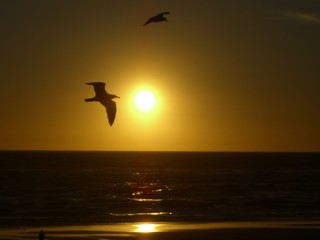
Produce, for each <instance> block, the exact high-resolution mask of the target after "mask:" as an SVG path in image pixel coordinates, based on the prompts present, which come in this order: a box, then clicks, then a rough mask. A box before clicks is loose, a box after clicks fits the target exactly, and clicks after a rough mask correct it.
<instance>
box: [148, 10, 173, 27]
mask: <svg viewBox="0 0 320 240" xmlns="http://www.w3.org/2000/svg"><path fill="white" fill-rule="evenodd" d="M167 14H170V12H162V13H159V14H157V15H155V16H153V17H150V18H149V19H148V21H146V22H145V24H143V26H145V25H147V24H149V23H152V22H163V21H166V22H168V20H167V19H166V18H165V16H164V15H167Z"/></svg>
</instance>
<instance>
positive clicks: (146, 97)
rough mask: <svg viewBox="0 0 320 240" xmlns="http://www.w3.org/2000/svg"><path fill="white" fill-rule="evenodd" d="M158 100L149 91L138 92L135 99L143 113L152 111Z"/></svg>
mask: <svg viewBox="0 0 320 240" xmlns="http://www.w3.org/2000/svg"><path fill="white" fill-rule="evenodd" d="M155 102H156V99H155V97H154V95H153V94H152V93H151V92H149V91H147V90H142V91H140V92H138V94H137V95H136V97H135V103H136V106H137V108H138V109H139V110H141V111H143V112H148V111H151V110H152V109H153V108H154V106H155Z"/></svg>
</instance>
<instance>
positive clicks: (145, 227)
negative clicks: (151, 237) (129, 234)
mask: <svg viewBox="0 0 320 240" xmlns="http://www.w3.org/2000/svg"><path fill="white" fill-rule="evenodd" d="M136 227H137V229H136V232H140V233H151V232H156V231H157V230H156V227H157V224H152V223H142V224H138V225H136Z"/></svg>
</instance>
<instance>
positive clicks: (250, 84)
mask: <svg viewBox="0 0 320 240" xmlns="http://www.w3.org/2000/svg"><path fill="white" fill-rule="evenodd" d="M162 11H170V12H171V14H170V15H168V16H167V17H168V20H169V22H168V23H166V22H163V23H153V24H150V25H147V26H144V27H143V26H142V25H143V23H144V22H145V21H146V20H147V18H148V17H150V16H152V15H154V14H156V13H158V12H162ZM319 16H320V9H319V6H318V3H317V2H315V1H311V0H305V1H298V0H297V1H294V0H290V1H289V0H288V1H278V0H277V1H276V0H274V1H273V0H270V1H269V0H268V1H266V0H265V1H260V0H258V1H257V0H244V1H238V0H230V1H222V0H217V1H214V0H212V1H200V3H199V1H191V0H184V1H178V0H161V1H160V0H158V1H156V0H150V1H146V0H122V1H105V0H99V1H97V0H92V1H80V0H74V1H73V0H69V1H67V2H65V1H54V0H48V1H41V0H29V1H23V0H16V1H1V3H0V17H1V19H0V30H1V33H2V37H1V39H0V43H1V44H0V48H1V60H0V61H1V71H0V79H1V88H0V96H1V101H0V116H1V118H0V132H1V135H0V149H1V150H19V149H20V150H139V151H140V150H141V151H145V150H148V151H152V150H155V151H158V150H160V151H320V124H319V123H320V110H319V109H320V94H319V89H320V68H319V56H320V45H319V42H320V17H319ZM93 81H103V82H106V87H107V90H108V92H110V93H114V94H116V95H119V96H120V97H121V98H120V99H117V100H116V102H117V107H118V112H117V116H116V120H115V123H114V125H113V126H112V127H110V126H109V125H108V123H107V118H106V114H105V111H104V109H103V107H102V106H101V105H99V104H98V103H85V102H84V98H89V97H93V94H94V93H93V90H92V87H90V86H87V85H85V84H84V83H86V82H93ZM142 87H144V88H148V89H150V90H152V91H153V92H154V94H155V95H156V97H157V105H156V109H155V111H153V112H150V114H146V113H145V114H142V113H141V112H138V111H137V109H136V108H135V107H134V104H133V102H134V94H135V93H136V91H137V89H140V88H142Z"/></svg>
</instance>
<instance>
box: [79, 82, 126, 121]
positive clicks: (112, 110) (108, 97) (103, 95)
mask: <svg viewBox="0 0 320 240" xmlns="http://www.w3.org/2000/svg"><path fill="white" fill-rule="evenodd" d="M86 84H88V85H92V86H93V89H94V92H95V93H96V96H94V97H93V98H86V99H85V101H86V102H100V103H101V104H102V105H103V106H104V107H105V108H106V111H107V116H108V121H109V124H110V126H112V124H113V122H114V119H115V117H116V112H117V106H116V103H115V102H114V101H112V99H114V98H120V97H118V96H116V95H114V94H109V93H107V91H106V90H105V85H106V84H105V83H104V82H89V83H86Z"/></svg>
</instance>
